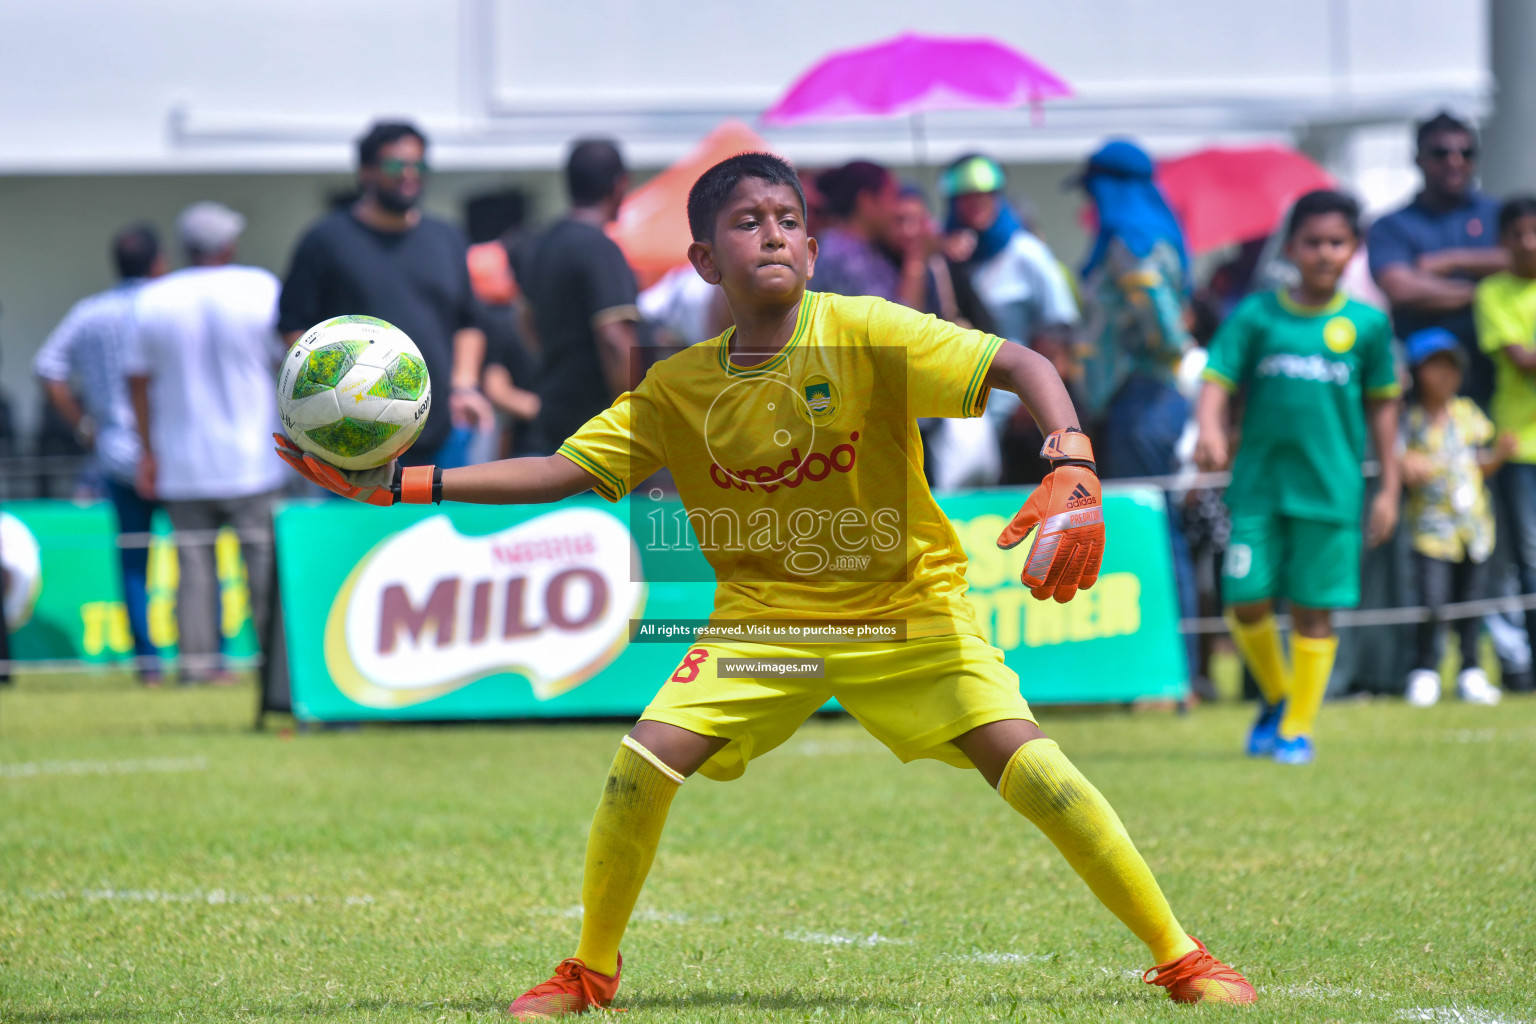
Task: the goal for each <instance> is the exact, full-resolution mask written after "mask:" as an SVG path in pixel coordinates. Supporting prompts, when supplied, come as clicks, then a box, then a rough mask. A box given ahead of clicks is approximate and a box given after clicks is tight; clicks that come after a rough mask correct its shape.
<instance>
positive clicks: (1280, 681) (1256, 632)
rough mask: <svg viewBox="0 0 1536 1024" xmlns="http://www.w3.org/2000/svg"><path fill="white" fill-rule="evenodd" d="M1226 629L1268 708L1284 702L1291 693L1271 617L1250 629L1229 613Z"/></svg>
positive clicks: (1276, 630)
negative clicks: (1268, 705)
mask: <svg viewBox="0 0 1536 1024" xmlns="http://www.w3.org/2000/svg"><path fill="white" fill-rule="evenodd" d="M1227 629H1228V630H1229V631H1230V632H1231V633H1232V642H1233V643H1235V644H1237V649H1238V652H1239V653H1241V654H1242V656H1243V662H1244V663H1245V664H1246V665H1247V666H1248V671H1250V672H1252V673H1253V678H1254V680H1255V681H1256V682H1257V683H1258V684H1259V692H1261V693H1263V694H1264V699H1265V700H1266V701H1267V702H1269V704H1270V705H1271V706H1273V705H1275V704H1278V703H1280V702H1281V701H1282V700H1284V699H1285V698H1286V696H1287V695H1288V694H1289V693H1290V692H1291V671H1290V669H1289V668H1287V667H1286V664H1285V648H1283V647H1282V646H1281V644H1280V627H1279V626H1277V625H1276V624H1275V617H1274V615H1273V614H1270V615H1266V616H1264V617H1263V618H1262V619H1260V620H1259V621H1258V622H1255V623H1253V624H1251V625H1249V624H1247V623H1243V622H1239V621H1238V620H1237V616H1236V615H1233V614H1232V613H1231V612H1230V611H1228V612H1227Z"/></svg>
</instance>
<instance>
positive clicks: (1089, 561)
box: [997, 427, 1104, 604]
mask: <svg viewBox="0 0 1536 1024" xmlns="http://www.w3.org/2000/svg"><path fill="white" fill-rule="evenodd" d="M1040 455H1041V457H1042V458H1046V459H1049V460H1051V464H1052V466H1053V467H1054V468H1053V469H1052V470H1051V471H1050V472H1049V473H1047V474H1046V476H1045V479H1044V480H1042V481H1041V482H1040V486H1039V487H1037V488H1035V493H1033V494H1031V495H1030V496H1029V500H1028V501H1026V502H1025V503H1024V507H1023V508H1021V509H1019V511H1018V513H1017V514H1016V515H1015V516H1014V517H1013V522H1011V523H1009V524H1008V526H1007V527H1006V528H1005V529H1004V530H1003V532H1002V534H1001V535H1000V536H999V537H998V538H997V546H998V547H1000V548H1012V547H1016V546H1017V545H1018V543H1019V542H1020V541H1022V540H1023V539H1024V538H1025V537H1026V536H1027V535H1028V534H1029V531H1030V530H1033V529H1034V528H1035V527H1037V526H1038V527H1039V528H1040V529H1039V532H1038V533H1036V534H1035V542H1034V543H1033V544H1031V545H1030V546H1029V557H1028V558H1026V559H1025V560H1024V572H1023V574H1022V575H1021V576H1020V579H1022V580H1023V581H1024V585H1025V586H1026V587H1028V588H1029V592H1030V593H1031V594H1033V595H1035V597H1036V598H1038V599H1039V600H1041V601H1044V600H1045V599H1046V598H1048V597H1054V598H1055V599H1056V600H1057V601H1058V602H1060V603H1062V604H1066V603H1067V602H1068V601H1070V600H1072V597H1073V595H1075V594H1076V593H1077V592H1078V591H1079V590H1087V589H1088V588H1089V587H1091V586H1093V585H1094V584H1095V583H1096V582H1098V579H1099V564H1100V563H1101V562H1102V561H1103V560H1104V496H1103V492H1102V491H1101V490H1100V488H1099V474H1098V471H1097V469H1096V468H1095V467H1094V464H1093V445H1091V444H1089V443H1088V436H1087V435H1086V434H1084V433H1083V432H1082V431H1080V430H1078V429H1077V428H1076V427H1068V428H1067V429H1065V430H1055V431H1052V432H1051V435H1050V436H1049V437H1047V438H1046V439H1045V445H1044V447H1042V448H1041V449H1040Z"/></svg>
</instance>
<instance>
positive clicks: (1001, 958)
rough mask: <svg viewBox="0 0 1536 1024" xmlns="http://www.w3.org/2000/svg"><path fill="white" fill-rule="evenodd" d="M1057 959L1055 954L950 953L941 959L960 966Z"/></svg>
mask: <svg viewBox="0 0 1536 1024" xmlns="http://www.w3.org/2000/svg"><path fill="white" fill-rule="evenodd" d="M1056 958H1057V954H1055V953H948V954H946V955H944V956H941V957H939V959H940V960H944V961H948V962H949V963H960V964H1043V963H1050V962H1051V961H1052V960H1055V959H1056Z"/></svg>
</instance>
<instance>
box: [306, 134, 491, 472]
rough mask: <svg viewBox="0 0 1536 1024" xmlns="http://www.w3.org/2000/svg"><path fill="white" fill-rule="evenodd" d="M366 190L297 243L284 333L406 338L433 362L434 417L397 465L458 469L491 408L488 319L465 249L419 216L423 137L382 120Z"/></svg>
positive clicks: (362, 176) (367, 154)
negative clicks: (377, 331)
mask: <svg viewBox="0 0 1536 1024" xmlns="http://www.w3.org/2000/svg"><path fill="white" fill-rule="evenodd" d="M357 165H358V166H357V181H358V185H359V188H360V191H361V195H360V196H359V197H358V199H357V200H356V201H355V202H353V203H351V204H350V205H349V206H347V207H345V208H343V209H339V210H336V211H334V212H332V213H331V214H330V215H329V216H327V217H325V218H324V219H322V220H321V221H320V222H319V223H318V224H316V225H315V226H314V227H312V228H310V230H309V232H308V233H307V234H306V235H305V236H304V238H303V239H302V240H301V241H300V242H299V247H298V249H297V250H295V251H294V255H293V264H292V267H291V268H290V269H289V271H288V278H287V280H286V281H285V282H284V283H283V295H282V301H281V304H280V307H279V318H278V330H280V331H282V332H283V337H284V339H285V340H286V341H287V342H288V343H289V344H290V345H291V344H292V343H293V342H294V340H295V339H296V338H298V337H299V335H300V334H302V333H303V332H304V331H306V330H308V329H309V328H310V327H312V326H313V325H315V324H317V323H319V322H320V321H322V320H325V319H327V318H329V317H333V316H343V315H345V314H348V313H362V314H365V315H367V316H376V317H379V318H380V319H382V320H387V321H389V322H390V323H392V324H394V325H395V326H396V327H398V328H400V329H401V330H402V331H404V332H405V333H406V334H408V335H409V336H410V338H411V340H412V341H414V342H416V346H417V348H419V349H421V354H422V357H423V358H424V359H425V360H426V363H427V374H428V376H429V377H430V378H431V381H432V394H433V399H434V400H433V403H432V411H431V413H429V414H428V416H427V424H426V426H425V428H423V430H422V433H421V437H420V438H418V439H417V441H416V443H415V444H414V445H412V446H411V449H410V451H409V452H407V453H406V454H405V455H404V456H403V457H402V459H401V461H402V462H405V463H407V464H410V465H438V466H460V465H463V464H464V463H465V462H466V460H467V458H468V449H469V443H470V441H471V439H472V438H473V435H474V428H475V427H478V426H481V425H482V424H488V423H489V422H490V419H491V417H492V415H493V414H492V412H491V407H490V405H489V403H487V402H486V400H485V398H484V396H482V395H481V394H480V390H479V382H480V370H481V363H482V362H483V361H484V358H485V334H484V332H483V331H482V329H481V327H480V326H479V325H480V323H482V322H483V321H482V314H481V311H480V309H479V306H478V305H477V303H476V300H475V297H474V292H473V290H472V288H471V286H470V281H469V266H468V263H467V260H466V255H465V254H466V252H467V251H468V242H467V241H466V240H465V238H464V235H463V233H462V232H460V231H459V229H458V228H456V227H454V226H453V225H452V224H449V223H448V222H447V221H443V220H438V219H437V218H435V217H429V216H427V215H426V214H424V213H423V212H422V211H421V210H420V209H419V203H420V202H421V196H422V190H423V186H424V184H425V181H426V175H427V140H426V136H425V135H423V134H422V133H421V131H420V130H419V129H417V128H416V127H415V126H414V125H412V124H409V123H406V122H402V121H395V122H380V123H377V124H375V125H373V126H372V127H371V128H370V129H369V130H368V133H367V134H366V135H364V136H363V137H362V138H361V139H359V140H358V143H357Z"/></svg>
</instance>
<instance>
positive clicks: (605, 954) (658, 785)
mask: <svg viewBox="0 0 1536 1024" xmlns="http://www.w3.org/2000/svg"><path fill="white" fill-rule="evenodd" d="M682 781H683V777H682V776H681V775H679V774H678V773H677V772H675V771H673V770H672V769H671V768H668V767H667V766H666V764H665V763H663V762H662V761H661V759H660V758H658V757H657V756H656V755H655V754H652V753H651V752H650V751H649V750H646V749H645V748H644V747H643V746H641V745H640V744H639V743H636V742H635V741H634V740H633V739H632V738H630V737H628V736H626V737H624V742H623V744H622V745H621V746H620V747H619V753H618V755H617V756H616V757H614V759H613V767H612V768H610V769H609V770H608V783H607V785H605V786H604V787H603V798H602V800H600V801H599V802H598V805H597V814H596V816H594V817H593V819H592V832H591V834H589V835H588V836H587V866H586V872H585V874H584V876H583V877H582V882H581V942H580V943H579V944H578V945H577V946H576V956H577V957H579V958H580V959H581V960H582V961H583V962H584V963H585V964H586V965H587V966H588V967H590V968H592V969H593V970H594V971H596V972H597V973H599V974H612V973H613V972H614V971H616V970H618V967H619V940H620V939H622V938H623V937H624V929H625V928H626V927H627V926H628V925H629V916H630V914H632V913H634V910H635V900H637V899H639V898H640V887H641V886H643V885H645V876H646V874H647V873H648V872H649V871H650V870H651V861H652V860H654V859H655V857H656V846H657V844H659V843H660V842H661V829H662V826H664V825H665V824H666V823H667V809H668V808H669V807H671V806H672V797H673V796H674V795H675V794H676V793H677V787H678V786H679V785H681V784H682Z"/></svg>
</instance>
